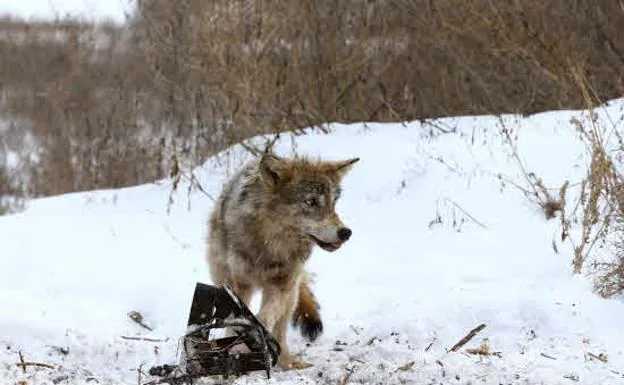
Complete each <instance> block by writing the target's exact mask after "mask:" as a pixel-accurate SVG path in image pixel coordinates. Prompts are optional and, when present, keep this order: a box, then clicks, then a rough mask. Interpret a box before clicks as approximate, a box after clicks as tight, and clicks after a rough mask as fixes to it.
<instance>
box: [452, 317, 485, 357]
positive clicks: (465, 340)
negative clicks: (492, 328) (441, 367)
mask: <svg viewBox="0 0 624 385" xmlns="http://www.w3.org/2000/svg"><path fill="white" fill-rule="evenodd" d="M483 329H485V324H481V325H479V326H477V327H476V328H474V329H472V330H471V331H470V332H469V333H468V334H466V336H465V337H464V338H462V339H461V340H459V342H457V343H456V344H455V345H453V347H452V348H451V351H452V352H456V351H458V350H459V348H461V347H462V346H464V345H466V344H467V343H468V341H470V340H471V339H473V338H474V336H476V335H477V333H479V332H480V331H481V330H483Z"/></svg>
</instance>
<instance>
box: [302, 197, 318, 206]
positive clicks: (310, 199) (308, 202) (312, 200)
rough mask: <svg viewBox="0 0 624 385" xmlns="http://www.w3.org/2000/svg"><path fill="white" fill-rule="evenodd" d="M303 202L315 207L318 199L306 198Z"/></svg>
mask: <svg viewBox="0 0 624 385" xmlns="http://www.w3.org/2000/svg"><path fill="white" fill-rule="evenodd" d="M305 204H306V205H308V206H310V207H316V206H318V201H317V200H316V199H314V198H308V199H306V200H305Z"/></svg>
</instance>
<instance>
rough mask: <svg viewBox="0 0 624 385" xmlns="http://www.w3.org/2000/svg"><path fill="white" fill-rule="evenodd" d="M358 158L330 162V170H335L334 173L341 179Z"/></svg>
mask: <svg viewBox="0 0 624 385" xmlns="http://www.w3.org/2000/svg"><path fill="white" fill-rule="evenodd" d="M359 160H360V158H351V159H347V160H342V161H338V162H332V163H331V165H332V171H333V172H335V173H336V175H338V177H339V178H341V179H342V177H344V176H345V175H346V174H347V173H348V172H349V171H350V170H351V167H353V165H354V164H356V163H357V162H358V161H359Z"/></svg>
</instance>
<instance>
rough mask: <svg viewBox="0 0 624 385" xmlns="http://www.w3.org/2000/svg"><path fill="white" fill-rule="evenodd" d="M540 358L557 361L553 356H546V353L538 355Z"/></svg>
mask: <svg viewBox="0 0 624 385" xmlns="http://www.w3.org/2000/svg"><path fill="white" fill-rule="evenodd" d="M540 356H542V357H545V358H548V359H549V360H557V359H556V358H555V357H553V356H549V355H548V354H546V353H540Z"/></svg>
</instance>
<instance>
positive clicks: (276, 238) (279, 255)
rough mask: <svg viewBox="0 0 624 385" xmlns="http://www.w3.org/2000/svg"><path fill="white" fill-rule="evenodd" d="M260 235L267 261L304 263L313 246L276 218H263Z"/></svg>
mask: <svg viewBox="0 0 624 385" xmlns="http://www.w3.org/2000/svg"><path fill="white" fill-rule="evenodd" d="M261 222H262V224H263V225H262V226H261V227H260V230H261V232H260V235H261V237H262V239H263V240H264V248H265V250H264V251H265V253H263V254H264V255H265V256H266V257H267V259H271V260H275V261H283V262H285V261H293V262H294V261H299V262H303V263H304V262H306V261H307V260H308V258H309V257H310V254H311V253H312V247H313V245H312V244H311V243H310V242H309V241H308V240H306V239H305V238H303V237H302V236H301V235H300V234H299V233H298V232H297V231H296V230H294V229H292V228H289V227H287V226H284V225H283V224H282V223H280V222H279V219H278V218H270V217H269V218H263V219H262V221H261Z"/></svg>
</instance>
